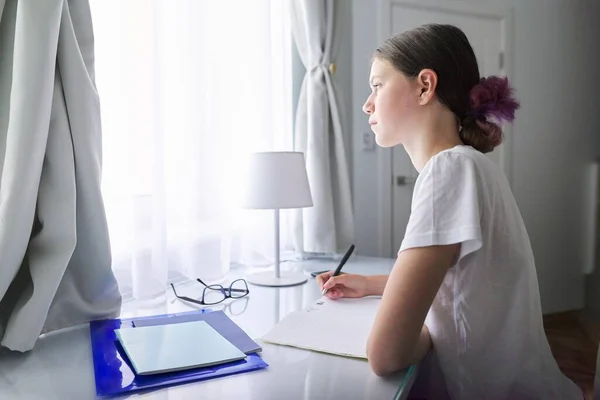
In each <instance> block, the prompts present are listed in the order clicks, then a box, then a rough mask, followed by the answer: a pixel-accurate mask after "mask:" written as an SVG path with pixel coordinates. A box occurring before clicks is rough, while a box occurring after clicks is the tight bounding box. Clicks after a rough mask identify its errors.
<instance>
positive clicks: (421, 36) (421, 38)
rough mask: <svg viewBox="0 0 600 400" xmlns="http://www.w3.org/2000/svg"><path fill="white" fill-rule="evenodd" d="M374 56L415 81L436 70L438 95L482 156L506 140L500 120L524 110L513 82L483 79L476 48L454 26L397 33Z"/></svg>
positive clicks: (464, 138) (465, 140)
mask: <svg viewBox="0 0 600 400" xmlns="http://www.w3.org/2000/svg"><path fill="white" fill-rule="evenodd" d="M374 57H375V58H378V59H381V60H385V61H387V62H389V63H391V64H392V65H393V66H394V67H395V68H396V69H397V70H399V71H400V72H402V73H403V74H404V75H405V76H407V77H409V78H416V77H417V76H418V75H419V73H420V72H421V71H422V70H423V69H431V70H433V71H435V73H436V74H437V76H438V83H437V88H436V94H437V97H438V99H439V101H440V102H441V103H442V104H444V105H445V106H446V107H448V109H449V110H450V111H452V113H454V115H456V117H457V119H458V121H459V123H460V131H459V135H460V138H461V140H462V141H463V143H465V144H466V145H469V146H473V147H474V148H475V149H477V150H479V151H481V152H482V153H487V152H490V151H492V150H493V149H494V147H496V146H498V145H499V144H500V143H501V142H502V129H501V128H500V126H499V124H498V123H497V122H501V121H502V120H506V121H512V120H513V119H514V112H515V110H516V109H517V108H519V103H518V102H517V101H516V100H515V99H514V98H513V97H512V92H513V90H512V89H511V88H510V86H509V85H508V79H506V78H500V77H496V76H492V77H489V78H483V79H482V78H480V76H479V67H478V65H477V58H476V57H475V53H474V52H473V48H472V47H471V44H470V43H469V40H468V39H467V37H466V35H465V34H464V33H463V31H461V30H460V29H459V28H457V27H455V26H452V25H441V24H427V25H422V26H420V27H418V28H415V29H413V30H410V31H407V32H404V33H401V34H398V35H394V36H392V37H390V38H389V39H388V40H386V41H385V42H384V43H383V45H381V47H379V48H378V49H377V50H375V54H374ZM492 118H495V119H496V121H497V122H495V121H493V120H492Z"/></svg>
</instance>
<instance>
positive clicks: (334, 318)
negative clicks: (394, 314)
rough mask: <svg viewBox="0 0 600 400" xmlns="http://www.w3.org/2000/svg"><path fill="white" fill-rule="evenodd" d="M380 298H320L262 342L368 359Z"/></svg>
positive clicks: (291, 315)
mask: <svg viewBox="0 0 600 400" xmlns="http://www.w3.org/2000/svg"><path fill="white" fill-rule="evenodd" d="M380 302H381V298H380V297H365V298H362V299H340V300H330V299H328V298H326V297H323V298H321V299H320V300H318V301H317V302H316V303H314V304H313V305H312V306H310V307H308V308H307V309H305V310H302V311H296V312H293V313H291V314H289V315H287V316H286V317H285V318H283V319H282V320H281V321H280V322H279V324H277V325H276V326H275V327H274V328H273V329H272V330H271V331H270V332H269V333H267V334H266V335H265V336H263V337H262V338H261V339H260V340H262V341H263V342H268V343H274V344H280V345H286V346H293V347H299V348H303V349H308V350H314V351H320V352H324V353H330V354H336V355H341V356H346V357H354V358H364V359H366V358H367V353H366V350H367V338H368V337H369V332H370V331H371V327H372V326H373V321H374V320H375V315H376V313H377V308H378V306H379V303H380Z"/></svg>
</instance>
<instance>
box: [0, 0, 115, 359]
mask: <svg viewBox="0 0 600 400" xmlns="http://www.w3.org/2000/svg"><path fill="white" fill-rule="evenodd" d="M0 4H2V5H3V7H1V8H0V13H1V15H2V19H1V20H0V55H1V58H0V103H1V104H2V107H1V108H0V338H1V341H0V344H1V345H2V346H4V347H7V348H9V349H12V350H17V351H27V350H30V349H31V348H32V347H33V346H34V344H35V342H36V340H37V338H38V336H39V335H40V333H44V332H48V331H51V330H56V329H60V328H63V327H67V326H71V325H76V324H79V323H84V322H88V321H90V320H93V319H99V318H106V317H112V316H116V315H118V313H119V310H120V305H121V296H120V293H119V289H118V286H117V282H116V280H115V277H114V274H113V272H112V269H111V253H110V244H109V238H108V228H107V223H106V217H105V213H104V206H103V202H102V197H101V192H100V179H101V167H102V165H101V158H102V139H101V126H100V108H99V99H98V94H97V92H96V88H95V77H94V65H93V64H94V39H93V31H92V24H91V14H90V9H89V3H88V0H68V1H67V0H29V1H22V0H21V1H19V0H6V1H3V2H2V3H0Z"/></svg>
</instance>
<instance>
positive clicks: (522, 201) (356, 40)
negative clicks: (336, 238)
mask: <svg viewBox="0 0 600 400" xmlns="http://www.w3.org/2000/svg"><path fill="white" fill-rule="evenodd" d="M444 1H462V0H439V2H440V3H443V2H444ZM483 1H487V2H489V3H493V4H496V5H501V4H504V5H506V6H511V7H514V9H515V54H514V57H515V59H514V60H515V69H514V76H512V77H511V80H512V83H513V85H514V87H515V88H516V90H517V95H518V97H519V99H520V100H521V104H522V108H521V110H520V111H519V112H518V114H517V119H516V121H515V125H514V139H513V162H514V164H513V182H512V187H513V192H514V194H515V198H516V200H517V202H518V204H519V206H520V209H521V213H522V215H523V219H524V220H525V224H526V226H527V229H528V232H529V235H530V238H531V243H532V246H533V250H534V253H535V257H536V262H537V268H538V277H539V283H540V290H541V297H542V304H543V308H544V312H545V313H549V312H557V311H562V310H569V309H578V308H582V307H583V304H584V276H583V274H582V273H581V271H582V265H583V259H584V254H583V252H584V248H583V240H582V235H583V233H584V226H585V225H584V222H583V221H584V218H586V215H585V214H584V213H583V195H584V193H585V192H584V189H583V185H584V174H583V171H584V168H585V165H586V163H588V162H590V161H591V160H592V159H594V158H596V157H598V156H599V155H600V118H599V117H597V116H596V115H597V113H598V111H600V80H598V72H597V68H598V65H599V61H600V57H599V54H600V45H598V43H597V42H596V41H595V40H596V39H597V38H600V24H599V23H598V22H597V17H598V16H599V15H600V1H597V0H577V1H573V0H483ZM376 4H377V2H375V1H373V0H353V4H352V7H353V9H352V26H353V29H352V67H353V70H352V77H353V78H352V79H353V89H352V90H353V102H352V112H353V119H352V123H353V139H352V140H353V143H354V155H353V160H354V161H353V188H354V191H353V197H354V199H353V201H354V208H355V215H356V227H357V239H356V244H357V252H359V253H361V254H365V255H376V254H377V248H378V246H377V242H376V240H377V237H378V227H377V218H376V216H377V213H378V209H377V207H378V204H379V200H378V197H377V196H378V193H377V179H376V178H377V162H378V155H379V154H380V151H381V150H378V151H377V152H363V151H362V150H361V146H360V139H361V134H362V133H363V132H368V130H369V126H368V124H367V118H366V117H365V116H364V115H363V114H362V111H361V106H362V104H363V102H364V100H365V99H366V97H367V96H368V93H369V88H368V85H367V79H368V74H369V59H370V56H371V54H372V52H373V50H374V49H375V48H376V47H377V45H378V44H379V41H378V37H377V35H378V34H377V31H378V30H377V10H376V8H375V7H376ZM599 286H600V284H599ZM597 289H598V290H599V291H600V287H598V288H597Z"/></svg>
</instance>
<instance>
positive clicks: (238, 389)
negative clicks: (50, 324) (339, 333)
mask: <svg viewBox="0 0 600 400" xmlns="http://www.w3.org/2000/svg"><path fill="white" fill-rule="evenodd" d="M335 265H336V263H335V262H334V261H327V260H318V261H315V260H311V261H303V262H299V263H292V262H288V263H284V264H282V268H283V269H293V270H302V271H304V272H306V273H309V272H310V271H320V270H325V269H332V268H335ZM392 265H393V260H391V259H379V258H367V257H353V258H352V259H351V260H350V261H349V262H348V264H346V267H344V270H345V271H346V272H354V273H363V274H373V275H376V274H386V273H389V271H390V269H391V267H392ZM240 276H241V277H243V275H241V271H240V270H237V271H236V270H233V271H232V272H231V273H230V276H229V277H228V280H227V281H225V283H228V282H229V281H230V280H231V279H233V278H236V277H240ZM177 288H178V293H179V292H181V293H180V294H185V295H188V296H190V297H194V296H196V297H199V294H200V293H201V290H202V288H201V287H200V285H199V284H198V283H196V282H188V283H185V284H182V285H179V286H177ZM319 297H320V292H319V290H318V288H317V285H316V283H315V281H314V279H313V278H312V277H310V276H309V280H308V282H307V283H306V284H304V285H301V286H295V287H289V288H264V287H259V286H253V285H252V286H250V294H249V296H247V297H245V298H243V299H238V300H233V301H227V302H225V303H222V304H220V305H217V306H214V307H211V308H213V309H215V310H224V311H225V313H226V314H227V315H228V316H229V317H230V318H231V319H232V320H234V321H235V322H236V323H237V324H238V325H240V326H241V327H242V328H243V329H244V330H245V331H246V332H247V333H248V335H250V337H253V338H259V337H261V336H262V335H264V334H265V333H267V332H268V331H269V330H270V329H271V328H272V327H273V326H274V325H275V324H276V323H277V322H278V321H279V320H281V318H283V317H284V316H285V315H287V314H288V313H290V312H293V311H297V310H301V309H303V308H305V307H307V306H308V305H309V304H311V303H313V302H314V301H316V300H317V299H318V298H319ZM194 308H195V305H189V304H186V303H184V302H182V301H180V300H177V299H175V298H174V296H172V293H171V292H167V295H166V296H165V297H162V298H160V299H155V300H152V301H145V302H128V303H125V304H124V305H123V309H122V317H124V318H125V317H135V316H145V315H155V314H165V313H173V312H182V311H190V310H192V309H194ZM261 345H262V346H263V353H262V357H263V358H264V359H265V361H266V362H267V363H268V364H269V367H268V368H267V369H265V370H262V371H256V372H251V373H245V374H240V375H235V376H230V377H226V378H222V379H214V380H209V381H204V382H197V383H190V384H185V385H180V386H175V387H170V388H165V389H159V390H156V391H152V392H147V393H143V394H136V395H135V396H137V397H138V398H143V399H148V400H163V399H164V400H167V399H196V398H198V396H199V395H201V396H202V398H205V399H213V398H214V399H219V400H225V399H235V400H239V399H260V400H269V399H273V400H280V399H341V398H343V399H394V398H397V399H404V398H406V397H407V396H408V391H409V390H410V387H411V385H412V383H413V381H414V379H415V376H416V370H414V369H413V370H410V371H411V372H410V373H407V372H406V371H405V372H401V373H398V374H396V375H394V376H392V377H389V378H385V379H384V378H379V377H377V376H376V375H374V374H373V373H372V372H371V370H370V367H369V365H368V364H367V362H366V361H362V360H356V359H350V358H345V357H338V356H333V355H328V354H322V353H316V352H311V351H307V350H300V349H295V348H291V347H284V346H276V345H270V344H266V343H261ZM0 398H3V399H4V398H6V399H11V400H37V399H44V400H55V399H56V400H58V399H61V400H62V399H81V400H83V399H95V398H96V396H95V385H94V372H93V368H92V361H91V350H90V345H89V329H88V327H87V325H86V326H80V327H76V328H70V329H67V330H63V331H59V332H54V333H51V334H48V335H45V336H43V337H42V338H41V339H40V340H39V341H38V343H37V344H36V347H35V348H34V349H33V350H32V351H31V352H29V353H26V354H20V353H3V354H1V355H0ZM120 398H125V397H120Z"/></svg>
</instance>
